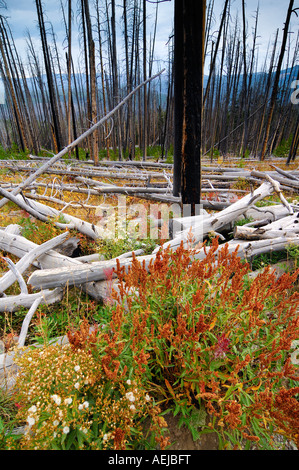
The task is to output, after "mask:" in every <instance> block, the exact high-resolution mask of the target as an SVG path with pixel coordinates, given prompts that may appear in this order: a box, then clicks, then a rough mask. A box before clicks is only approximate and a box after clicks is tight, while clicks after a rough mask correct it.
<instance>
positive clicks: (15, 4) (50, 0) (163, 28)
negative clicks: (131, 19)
mask: <svg viewBox="0 0 299 470" xmlns="http://www.w3.org/2000/svg"><path fill="white" fill-rule="evenodd" d="M62 2H63V4H64V5H65V6H66V5H67V1H66V0H62ZM6 3H7V10H2V11H1V13H2V15H4V16H7V18H8V22H9V24H10V27H11V30H12V33H13V36H14V39H15V43H16V47H17V50H18V51H19V53H20V54H21V56H22V57H24V59H25V62H26V55H25V51H26V41H25V37H26V31H27V30H29V31H30V34H31V36H32V38H33V39H34V42H35V44H36V47H37V49H38V50H39V49H40V43H39V31H38V27H37V14H36V7H35V1H34V0H6ZM93 3H94V2H93V0H90V5H91V6H92V5H93ZM207 3H209V1H207ZM295 3H296V2H295ZM101 4H103V2H101V1H100V5H101ZM117 4H122V2H120V1H119V2H117ZM223 4H224V0H215V4H214V19H215V23H214V25H213V31H217V25H218V22H219V18H220V16H221V12H222V9H223ZM241 4H242V2H241V0H232V9H231V14H232V18H234V17H235V15H236V14H237V12H239V16H240V14H241ZM73 5H74V8H75V7H76V5H77V0H73ZM258 5H259V28H258V35H259V38H258V46H259V57H260V65H262V62H263V59H264V57H265V54H266V51H267V47H268V44H269V40H271V41H273V39H274V36H275V33H276V30H277V29H278V28H279V39H280V40H281V38H282V28H283V26H284V21H285V18H286V13H287V9H288V5H289V0H247V1H246V10H247V19H248V37H249V40H251V34H252V29H253V26H254V21H255V12H256V10H257V6H258ZM295 6H296V7H297V6H298V7H299V0H298V4H296V5H295ZM43 7H44V11H45V13H46V15H47V19H48V20H49V21H50V22H51V23H52V24H53V27H54V31H55V33H56V35H57V43H58V46H59V48H60V51H61V53H62V56H64V54H65V51H66V48H65V47H66V43H64V44H63V39H64V38H65V30H64V24H63V20H62V14H61V8H60V0H43ZM173 7H174V0H172V1H164V2H163V3H161V4H160V5H159V15H158V28H157V40H156V59H161V60H163V59H165V58H166V57H167V53H168V46H167V41H168V38H169V36H170V35H171V34H172V28H173ZM155 8H156V6H155V5H153V4H150V3H148V17H149V23H148V34H149V35H150V34H151V33H153V28H152V27H151V25H153V22H154V13H155ZM119 11H121V9H119ZM74 13H75V12H74ZM240 18H241V16H240ZM74 24H76V14H74ZM74 27H75V26H74ZM291 30H292V31H293V32H294V34H292V38H293V42H294V41H295V38H296V34H297V31H298V18H297V17H296V15H295V14H293V17H292V23H291ZM118 33H119V37H121V24H120V25H119V30H118ZM63 47H64V48H65V49H63ZM72 48H73V54H74V55H77V54H78V53H79V43H78V37H77V36H75V35H74V37H73V45H72ZM120 49H121V47H120ZM119 53H121V50H119Z"/></svg>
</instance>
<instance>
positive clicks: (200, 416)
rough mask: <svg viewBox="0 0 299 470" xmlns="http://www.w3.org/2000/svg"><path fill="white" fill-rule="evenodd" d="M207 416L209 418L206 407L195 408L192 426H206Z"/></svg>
mask: <svg viewBox="0 0 299 470" xmlns="http://www.w3.org/2000/svg"><path fill="white" fill-rule="evenodd" d="M206 418H207V413H206V411H205V409H204V408H200V409H199V410H197V409H195V410H194V411H192V413H191V423H192V426H194V427H196V428H200V427H203V426H205V424H206Z"/></svg>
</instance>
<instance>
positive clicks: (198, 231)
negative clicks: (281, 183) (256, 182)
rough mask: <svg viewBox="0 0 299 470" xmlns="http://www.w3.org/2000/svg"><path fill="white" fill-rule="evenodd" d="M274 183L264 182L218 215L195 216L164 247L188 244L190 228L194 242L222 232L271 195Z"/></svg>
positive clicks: (175, 247) (174, 247) (155, 251)
mask: <svg viewBox="0 0 299 470" xmlns="http://www.w3.org/2000/svg"><path fill="white" fill-rule="evenodd" d="M274 189H275V188H274V187H273V184H272V183H263V184H262V185H261V186H260V187H259V188H258V189H256V190H255V191H254V192H253V193H252V194H248V195H246V196H245V197H243V198H241V199H239V200H238V201H237V202H235V203H233V204H231V205H230V206H229V207H227V208H226V209H224V210H222V211H220V212H219V213H218V214H217V215H212V216H206V215H199V216H195V217H194V219H193V220H192V221H191V225H190V227H189V228H187V229H186V230H183V231H182V232H178V233H177V234H176V237H175V238H174V239H173V240H170V241H169V242H166V243H165V244H164V245H163V246H164V248H167V247H171V249H177V248H178V247H179V246H180V244H181V242H183V244H184V246H187V244H188V243H189V242H188V240H189V238H190V229H191V232H192V236H193V238H194V243H195V244H196V243H199V242H202V241H203V239H204V238H205V237H206V236H208V234H209V233H211V232H221V229H222V228H223V227H225V226H227V225H228V224H229V223H231V222H233V221H234V220H236V219H237V218H238V217H240V216H241V215H242V214H244V213H245V212H246V211H247V210H248V209H249V207H252V206H253V205H254V204H255V203H256V202H257V201H260V200H262V199H264V198H265V197H267V196H270V195H271V194H272V193H273V192H274ZM157 251H158V249H155V250H154V252H153V253H157Z"/></svg>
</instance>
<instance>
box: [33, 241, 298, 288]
mask: <svg viewBox="0 0 299 470" xmlns="http://www.w3.org/2000/svg"><path fill="white" fill-rule="evenodd" d="M226 245H227V248H228V252H229V253H234V252H235V251H236V250H237V252H238V256H240V258H242V259H246V260H248V259H251V258H253V257H255V256H257V255H260V254H262V253H270V252H274V251H284V250H285V249H286V247H287V246H290V245H299V236H298V237H297V236H296V237H292V238H286V237H280V238H276V239H273V240H257V241H253V242H247V241H241V240H232V241H231V242H227V243H226ZM222 248H223V245H220V246H219V248H218V250H217V251H216V253H215V255H216V257H217V254H218V252H219V250H221V249H222ZM208 251H209V248H202V249H200V250H199V251H198V252H197V253H196V255H194V259H199V260H202V259H204V258H205V257H206V252H208ZM155 257H156V255H147V256H141V257H137V260H138V261H139V262H140V263H141V264H142V265H143V266H144V267H145V269H148V268H149V265H150V263H152V262H153V261H154V259H155ZM131 265H132V259H127V260H119V266H120V267H121V268H123V269H124V270H125V272H128V268H129V267H130V266H131ZM116 268H117V262H116V260H111V261H109V262H108V263H107V264H106V265H105V267H104V266H103V265H102V263H100V262H99V263H93V264H92V265H91V266H89V265H85V266H84V267H82V266H76V267H73V268H71V269H67V268H61V269H59V268H58V269H51V270H49V269H46V270H42V271H35V272H34V273H33V274H32V275H31V276H30V278H29V279H28V284H30V285H31V286H32V287H35V288H37V287H38V288H43V289H49V288H53V287H58V286H59V287H64V286H67V285H68V286H79V285H81V284H84V283H86V282H90V281H93V282H95V281H101V280H104V279H105V278H106V272H107V269H109V270H112V269H113V270H115V269H116ZM113 276H114V277H116V274H115V272H114V274H113Z"/></svg>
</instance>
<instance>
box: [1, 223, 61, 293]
mask: <svg viewBox="0 0 299 470" xmlns="http://www.w3.org/2000/svg"><path fill="white" fill-rule="evenodd" d="M68 235H69V234H68V233H67V232H66V233H63V234H61V235H59V236H58V237H55V238H52V239H51V240H49V241H47V242H45V243H43V244H42V245H37V246H36V247H35V248H33V249H32V250H31V251H29V252H28V253H26V254H25V255H24V256H23V257H22V258H21V259H20V261H18V263H17V264H16V265H15V268H16V269H17V271H18V272H19V273H20V274H22V273H23V272H24V271H25V270H26V269H28V267H29V266H30V265H31V264H32V263H33V261H34V260H35V259H37V258H38V257H40V256H41V255H43V254H44V253H46V252H47V251H49V250H51V249H53V248H56V247H57V246H58V245H60V244H61V243H63V242H64V241H65V240H66V238H67V237H68ZM15 280H16V277H15V275H14V274H13V272H12V271H9V272H7V273H6V274H4V275H3V276H2V277H1V279H0V294H1V293H3V292H5V291H6V289H8V287H10V286H11V285H12V284H13V283H14V282H15Z"/></svg>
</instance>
